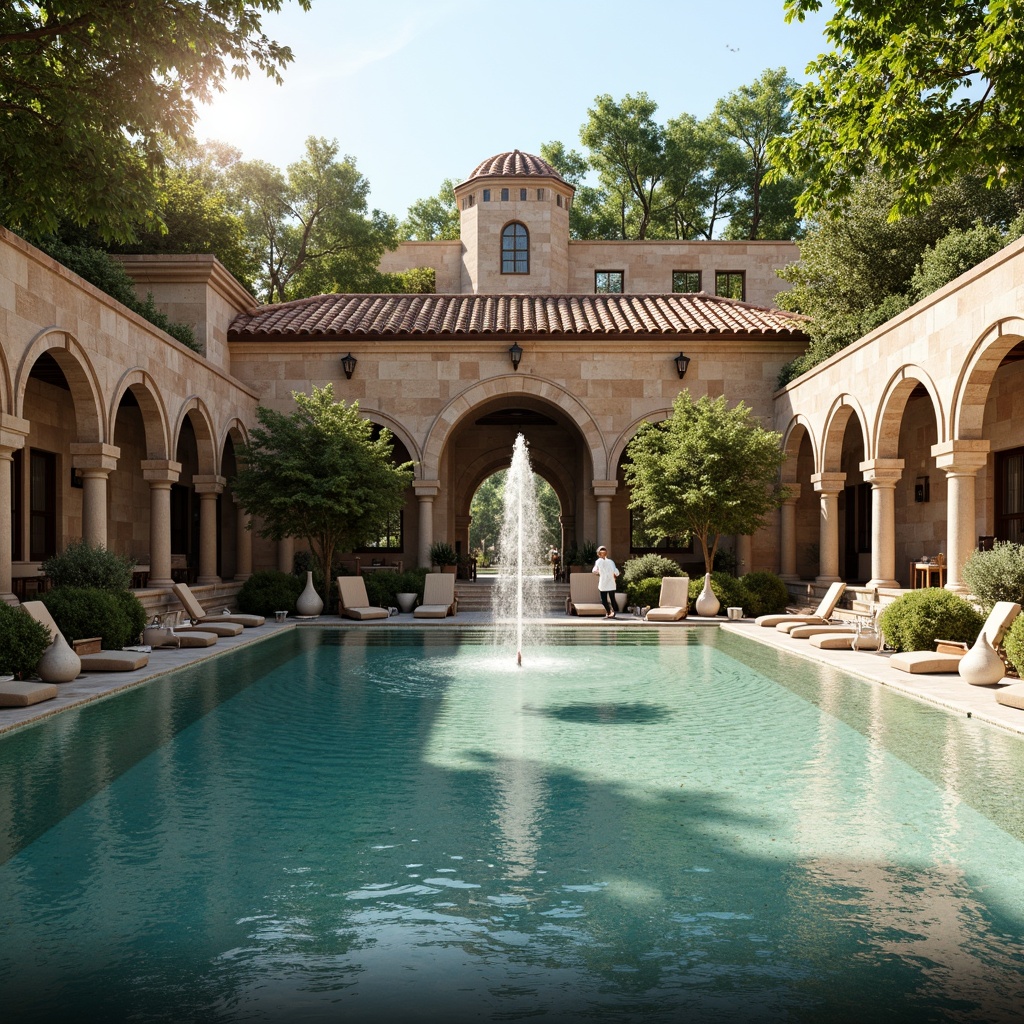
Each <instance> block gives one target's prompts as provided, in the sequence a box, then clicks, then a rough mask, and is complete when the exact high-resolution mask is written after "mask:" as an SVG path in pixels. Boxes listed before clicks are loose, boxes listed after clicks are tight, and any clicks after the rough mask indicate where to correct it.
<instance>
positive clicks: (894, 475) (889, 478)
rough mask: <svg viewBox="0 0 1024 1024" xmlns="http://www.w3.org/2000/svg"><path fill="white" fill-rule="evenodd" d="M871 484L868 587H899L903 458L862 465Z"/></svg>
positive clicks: (865, 476) (871, 461)
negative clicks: (898, 514)
mask: <svg viewBox="0 0 1024 1024" xmlns="http://www.w3.org/2000/svg"><path fill="white" fill-rule="evenodd" d="M860 471H861V472H862V473H863V474H864V481H865V483H869V484H871V579H870V580H868V586H869V587H898V586H899V582H898V581H897V579H896V484H897V483H898V482H899V479H900V477H901V476H902V475H903V460H902V459H869V460H868V461H867V462H862V463H861V464H860Z"/></svg>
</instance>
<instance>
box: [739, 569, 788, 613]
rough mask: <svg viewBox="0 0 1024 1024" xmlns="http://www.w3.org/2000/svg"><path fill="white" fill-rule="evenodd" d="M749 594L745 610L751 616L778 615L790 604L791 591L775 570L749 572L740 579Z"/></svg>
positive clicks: (744, 605)
mask: <svg viewBox="0 0 1024 1024" xmlns="http://www.w3.org/2000/svg"><path fill="white" fill-rule="evenodd" d="M739 582H740V584H741V586H742V587H743V590H744V591H745V592H746V594H747V598H746V599H745V600H744V602H743V610H744V612H745V613H746V614H747V615H749V616H754V617H756V616H758V615H777V614H779V613H780V612H784V611H785V610H786V605H788V604H789V591H788V590H787V589H786V584H785V583H784V582H783V581H782V579H781V577H779V576H776V575H775V573H773V572H748V573H747V575H746V576H744V577H742V578H741V579H740V581H739Z"/></svg>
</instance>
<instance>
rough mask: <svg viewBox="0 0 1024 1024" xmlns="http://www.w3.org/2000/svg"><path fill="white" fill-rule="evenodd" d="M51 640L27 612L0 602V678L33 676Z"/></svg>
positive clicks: (42, 626) (46, 631)
mask: <svg viewBox="0 0 1024 1024" xmlns="http://www.w3.org/2000/svg"><path fill="white" fill-rule="evenodd" d="M52 639H53V638H52V637H51V636H50V631H49V630H48V629H47V628H46V627H45V626H44V625H42V624H41V623H38V622H36V620H35V619H33V618H32V616H31V615H29V614H28V612H26V611H24V610H23V609H21V608H14V607H12V606H11V605H8V604H4V603H3V602H2V601H0V675H14V676H17V677H18V678H19V679H25V678H26V677H27V676H30V675H32V674H33V673H34V672H35V670H36V665H38V664H39V659H40V658H41V657H42V656H43V654H44V653H45V652H46V648H47V647H49V646H50V641H51V640H52Z"/></svg>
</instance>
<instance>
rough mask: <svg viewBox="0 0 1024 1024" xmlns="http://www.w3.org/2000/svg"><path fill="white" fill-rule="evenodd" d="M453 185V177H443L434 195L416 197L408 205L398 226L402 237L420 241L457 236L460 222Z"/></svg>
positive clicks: (454, 183)
mask: <svg viewBox="0 0 1024 1024" xmlns="http://www.w3.org/2000/svg"><path fill="white" fill-rule="evenodd" d="M455 185H456V182H455V180H454V179H453V178H445V179H444V181H442V182H441V187H440V188H439V189H438V190H437V194H436V195H433V196H427V198H426V199H417V200H416V202H414V203H413V204H412V206H410V207H409V212H408V213H407V214H406V218H405V220H404V221H402V225H401V227H400V228H399V230H400V232H401V235H402V237H403V238H415V239H418V240H419V241H421V242H429V241H432V240H434V239H439V238H448V239H454V238H458V237H459V230H460V227H461V223H460V221H459V208H458V206H457V205H456V203H455Z"/></svg>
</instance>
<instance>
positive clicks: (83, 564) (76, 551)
mask: <svg viewBox="0 0 1024 1024" xmlns="http://www.w3.org/2000/svg"><path fill="white" fill-rule="evenodd" d="M134 570H135V559H134V558H131V557H129V556H128V555H118V554H115V553H114V552H113V551H108V550H107V549H106V548H104V547H93V546H92V545H91V544H89V543H87V542H86V541H84V540H83V541H73V542H72V543H70V544H68V546H67V547H66V548H65V549H64V550H63V551H62V552H61V553H60V554H59V555H53V556H52V557H50V558H48V559H46V561H45V562H43V564H42V571H43V574H44V575H45V576H46V578H47V579H48V580H49V581H50V583H51V585H52V586H54V587H87V588H90V589H96V590H131V587H132V573H133V572H134Z"/></svg>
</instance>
